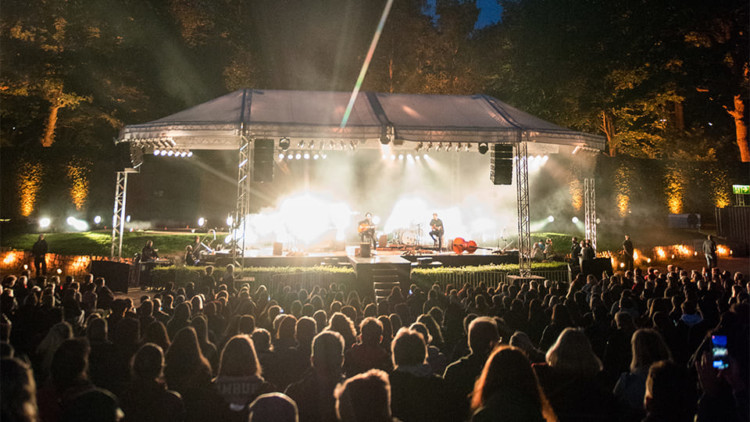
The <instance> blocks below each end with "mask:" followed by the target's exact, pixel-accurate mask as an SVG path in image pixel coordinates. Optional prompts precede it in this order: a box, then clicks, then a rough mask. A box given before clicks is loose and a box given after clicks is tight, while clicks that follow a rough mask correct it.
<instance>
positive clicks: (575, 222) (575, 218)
mask: <svg viewBox="0 0 750 422" xmlns="http://www.w3.org/2000/svg"><path fill="white" fill-rule="evenodd" d="M571 221H573V224H578V222H579V221H580V220H579V219H578V217H573V219H572V220H571Z"/></svg>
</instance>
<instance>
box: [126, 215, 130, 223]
mask: <svg viewBox="0 0 750 422" xmlns="http://www.w3.org/2000/svg"><path fill="white" fill-rule="evenodd" d="M125 222H126V223H130V215H127V216H125Z"/></svg>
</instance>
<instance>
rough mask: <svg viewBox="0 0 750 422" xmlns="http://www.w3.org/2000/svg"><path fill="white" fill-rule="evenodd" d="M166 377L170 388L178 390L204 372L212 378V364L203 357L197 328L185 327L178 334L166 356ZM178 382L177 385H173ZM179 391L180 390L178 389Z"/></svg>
mask: <svg viewBox="0 0 750 422" xmlns="http://www.w3.org/2000/svg"><path fill="white" fill-rule="evenodd" d="M165 361H166V367H165V368H164V376H165V377H166V378H167V384H168V385H169V386H170V388H177V387H178V385H180V384H181V382H182V381H184V380H186V379H189V378H191V377H192V376H194V375H196V373H199V372H202V373H203V374H204V375H206V374H207V375H208V378H209V379H210V376H211V364H210V363H208V360H207V359H206V357H205V356H203V352H201V347H200V344H198V336H197V334H196V333H195V328H193V327H185V328H183V329H181V330H180V331H178V332H177V335H176V336H175V337H174V341H173V342H172V344H171V345H170V346H169V350H167V355H166V359H165ZM175 382H176V384H177V385H173V384H174V383H175ZM178 391H179V389H178Z"/></svg>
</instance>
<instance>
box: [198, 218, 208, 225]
mask: <svg viewBox="0 0 750 422" xmlns="http://www.w3.org/2000/svg"><path fill="white" fill-rule="evenodd" d="M205 225H206V219H205V218H203V217H201V218H199V219H198V227H203V226H205Z"/></svg>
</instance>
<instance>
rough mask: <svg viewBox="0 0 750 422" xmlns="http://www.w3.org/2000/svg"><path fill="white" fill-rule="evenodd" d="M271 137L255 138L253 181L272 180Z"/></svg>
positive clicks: (272, 144) (272, 145) (263, 181)
mask: <svg viewBox="0 0 750 422" xmlns="http://www.w3.org/2000/svg"><path fill="white" fill-rule="evenodd" d="M273 148H274V142H273V139H256V140H255V150H254V151H253V182H257V183H265V182H272V181H273V164H274V163H273Z"/></svg>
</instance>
